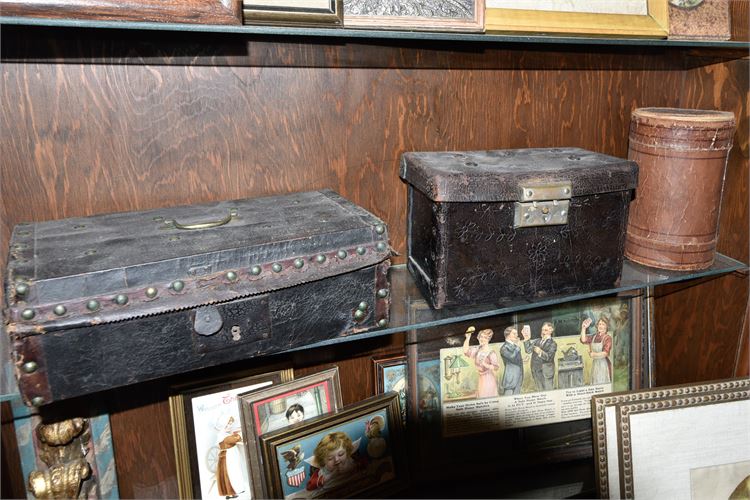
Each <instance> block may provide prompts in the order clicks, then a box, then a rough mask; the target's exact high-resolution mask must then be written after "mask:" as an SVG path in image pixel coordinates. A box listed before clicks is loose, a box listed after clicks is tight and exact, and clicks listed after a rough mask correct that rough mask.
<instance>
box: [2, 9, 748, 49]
mask: <svg viewBox="0 0 750 500" xmlns="http://www.w3.org/2000/svg"><path fill="white" fill-rule="evenodd" d="M0 24H6V25H19V26H47V27H67V28H105V29H128V30H149V31H183V32H194V33H221V34H232V33H233V34H244V35H262V36H271V37H312V38H322V39H325V38H338V39H342V38H343V39H351V40H362V41H363V42H366V41H367V40H414V41H417V40H432V41H456V42H471V43H494V44H568V45H600V46H612V45H614V46H652V47H684V48H710V49H742V50H750V41H716V40H668V39H655V38H604V37H583V36H580V37H578V36H567V37H565V36H545V35H502V34H486V33H452V32H434V31H403V30H401V31H397V30H370V29H346V28H302V27H292V26H255V25H242V26H230V25H205V24H183V23H153V22H130V21H91V20H76V19H47V18H29V17H7V16H0Z"/></svg>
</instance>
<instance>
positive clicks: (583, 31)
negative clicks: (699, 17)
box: [485, 0, 669, 38]
mask: <svg viewBox="0 0 750 500" xmlns="http://www.w3.org/2000/svg"><path fill="white" fill-rule="evenodd" d="M590 1H591V0H575V2H577V3H578V4H581V7H580V9H578V10H579V11H577V12H574V11H570V10H571V9H570V7H569V5H570V3H571V2H570V1H565V2H563V1H562V0H548V2H549V4H550V7H549V8H548V9H549V10H531V9H529V8H528V7H529V4H528V2H529V0H487V12H486V18H485V29H486V31H487V32H488V33H511V34H515V33H524V34H534V33H536V34H544V35H563V36H593V37H599V36H606V37H623V38H631V37H632V38H666V37H667V35H668V34H669V14H668V5H667V1H668V0H631V1H641V2H643V6H644V9H642V11H645V13H643V14H620V13H597V12H596V11H595V9H593V8H589V7H588V6H587V5H588V2H590ZM575 2H574V3H575ZM617 3H618V2H610V4H617Z"/></svg>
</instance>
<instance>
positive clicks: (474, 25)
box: [344, 0, 485, 33]
mask: <svg viewBox="0 0 750 500" xmlns="http://www.w3.org/2000/svg"><path fill="white" fill-rule="evenodd" d="M484 15H485V0H452V1H450V2H446V1H444V0H344V27H345V28H371V29H385V30H387V29H399V30H410V31H453V32H479V33H481V32H483V31H484Z"/></svg>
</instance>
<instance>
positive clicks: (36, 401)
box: [31, 396, 44, 406]
mask: <svg viewBox="0 0 750 500" xmlns="http://www.w3.org/2000/svg"><path fill="white" fill-rule="evenodd" d="M31 404H32V405H33V406H42V405H43V404H44V398H43V397H41V396H35V397H33V398H31Z"/></svg>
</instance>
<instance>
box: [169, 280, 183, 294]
mask: <svg viewBox="0 0 750 500" xmlns="http://www.w3.org/2000/svg"><path fill="white" fill-rule="evenodd" d="M171 287H172V290H174V291H175V292H181V291H182V289H183V288H185V282H184V281H182V280H177V281H173V282H172V285H171Z"/></svg>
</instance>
